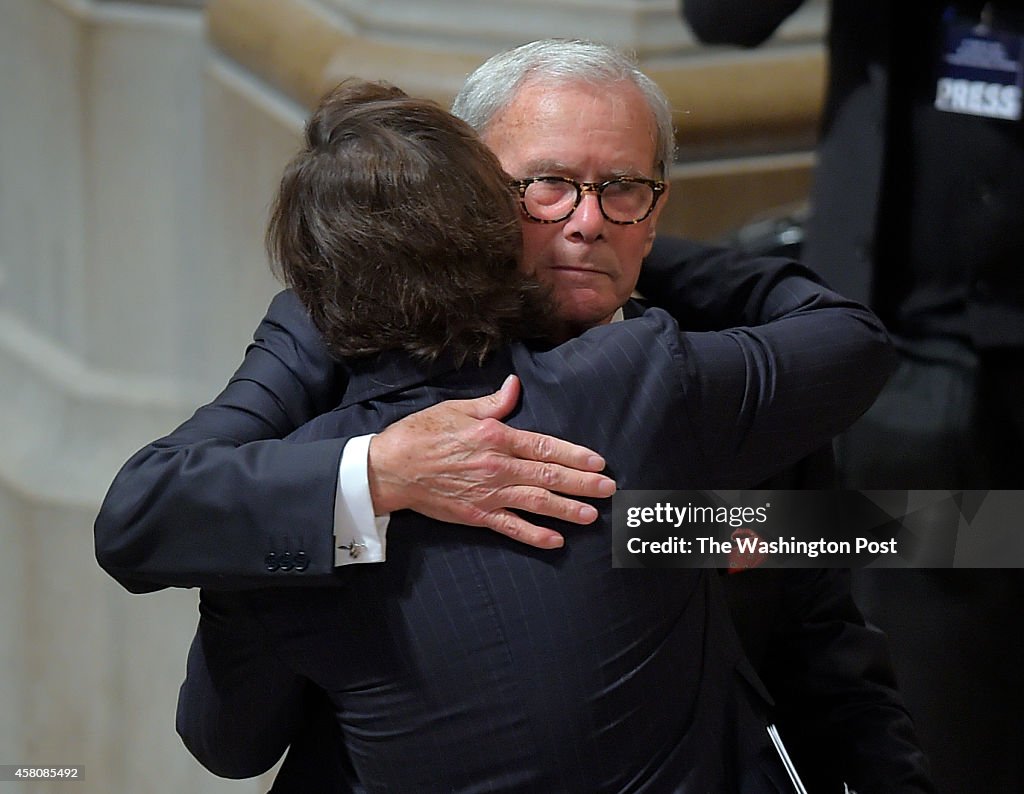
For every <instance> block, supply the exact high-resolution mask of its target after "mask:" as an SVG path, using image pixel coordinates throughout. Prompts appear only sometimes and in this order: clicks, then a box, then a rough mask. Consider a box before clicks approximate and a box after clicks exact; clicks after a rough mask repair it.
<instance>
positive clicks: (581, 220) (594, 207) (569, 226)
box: [565, 190, 605, 242]
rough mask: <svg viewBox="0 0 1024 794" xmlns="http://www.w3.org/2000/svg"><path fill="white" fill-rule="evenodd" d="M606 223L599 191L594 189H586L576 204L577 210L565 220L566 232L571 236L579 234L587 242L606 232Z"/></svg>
mask: <svg viewBox="0 0 1024 794" xmlns="http://www.w3.org/2000/svg"><path fill="white" fill-rule="evenodd" d="M604 224H605V218H604V215H603V214H602V212H601V204H600V202H599V201H598V197H597V193H596V192H595V191H593V190H586V191H584V192H583V195H582V196H580V203H579V204H578V205H577V206H576V211H575V212H573V214H572V215H571V216H569V219H568V220H567V221H566V222H565V232H566V234H568V235H570V236H579V237H582V238H583V239H584V240H586V241H587V242H591V241H593V240H596V239H598V238H599V237H600V236H601V234H602V233H603V232H604Z"/></svg>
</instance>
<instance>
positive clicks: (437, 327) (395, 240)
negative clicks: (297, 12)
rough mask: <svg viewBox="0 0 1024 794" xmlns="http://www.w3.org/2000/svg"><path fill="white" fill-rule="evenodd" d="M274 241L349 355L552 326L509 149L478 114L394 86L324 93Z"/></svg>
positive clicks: (470, 347)
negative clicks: (526, 259)
mask: <svg viewBox="0 0 1024 794" xmlns="http://www.w3.org/2000/svg"><path fill="white" fill-rule="evenodd" d="M267 247H268V251H269V253H270V256H271V261H272V263H273V266H274V267H275V269H276V271H277V272H278V274H279V275H280V277H281V278H282V280H283V281H284V282H285V283H286V284H287V285H288V286H290V287H292V289H294V290H295V292H296V294H297V295H298V296H299V298H300V299H301V300H302V302H303V303H304V304H305V305H306V307H307V308H308V310H309V312H310V315H311V317H312V319H313V321H314V322H315V323H316V325H317V327H318V328H319V329H320V331H321V332H322V333H323V334H324V337H325V340H326V341H327V344H328V346H329V347H330V348H331V349H332V350H333V352H335V353H337V354H339V355H343V356H359V355H367V354H371V353H376V352H379V351H382V350H393V349H402V350H406V351H408V352H410V353H414V354H416V355H419V356H423V357H427V358H432V357H435V356H437V355H438V354H440V353H441V352H442V351H447V352H449V353H451V354H453V355H454V356H455V357H456V358H457V359H459V360H462V359H465V358H467V357H474V358H477V359H482V358H483V357H484V356H486V355H487V353H489V352H490V351H491V350H493V349H494V348H495V347H497V346H499V345H500V344H502V343H504V342H506V341H508V340H509V339H512V338H523V337H526V336H532V335H543V328H542V327H541V326H540V323H541V322H542V320H543V317H544V316H545V315H544V311H543V304H544V297H543V293H542V291H541V289H540V288H539V287H538V286H537V285H536V284H533V283H531V282H529V281H528V280H526V279H525V278H524V277H523V276H521V275H520V274H519V272H518V269H517V267H518V258H519V251H520V247H521V232H520V228H519V208H518V205H517V203H516V201H515V198H514V196H513V194H512V192H511V190H510V189H509V187H508V183H507V176H506V175H505V174H504V172H503V171H502V169H501V166H500V165H499V163H498V161H497V159H496V158H495V157H494V155H493V154H492V153H491V152H490V150H489V149H487V147H486V146H484V145H483V143H481V142H480V140H479V138H478V137H477V135H476V133H475V132H473V130H472V129H471V128H470V127H469V126H468V125H466V124H465V123H463V122H462V121H460V120H459V119H456V118H455V117H454V116H452V115H451V114H449V113H448V112H446V111H445V110H443V109H441V108H440V107H438V106H437V105H436V104H434V103H432V102H429V101H427V100H422V99H416V98H413V97H409V96H407V95H406V94H405V93H403V92H402V91H401V90H399V89H397V88H395V87H394V86H389V85H386V84H381V83H367V82H362V81H348V82H346V83H343V84H342V85H340V86H339V87H338V88H336V89H335V90H333V91H332V92H331V93H329V94H328V95H327V96H326V97H324V99H323V100H322V102H321V103H320V105H319V106H318V107H317V109H316V110H315V112H314V113H313V115H312V116H311V117H310V119H309V122H308V123H307V125H306V138H305V146H304V147H303V149H302V150H301V151H300V152H299V153H298V154H297V155H296V156H295V157H294V158H293V159H292V161H291V162H290V163H289V164H288V166H287V168H286V169H285V173H284V176H283V178H282V180H281V186H280V190H279V192H278V195H277V198H276V201H275V203H274V207H273V210H272V213H271V218H270V224H269V226H268V229H267Z"/></svg>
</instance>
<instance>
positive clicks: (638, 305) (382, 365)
mask: <svg viewBox="0 0 1024 794" xmlns="http://www.w3.org/2000/svg"><path fill="white" fill-rule="evenodd" d="M646 310H647V307H646V306H645V304H644V303H643V302H642V301H640V300H637V299H636V298H630V299H629V300H628V301H626V304H625V305H624V306H623V307H622V314H623V318H624V319H626V320H629V319H632V318H634V317H640V316H641V315H642V314H643V313H644V312H645V311H646ZM536 347H538V348H543V347H544V346H543V345H537V346H536ZM506 350H507V349H506ZM508 355H509V354H508V353H507V352H501V353H498V354H497V356H498V357H500V356H505V357H508ZM346 363H347V365H348V368H349V371H350V373H351V377H350V380H349V383H348V388H347V389H346V390H345V397H344V399H342V401H341V407H343V408H344V407H345V406H348V405H354V404H356V403H361V402H365V401H366V400H373V399H377V398H379V397H383V396H384V395H386V394H393V393H395V392H400V391H404V390H406V389H410V388H412V387H414V386H419V385H420V384H422V383H426V382H428V381H436V380H437V379H439V378H440V377H441V376H444V375H447V374H449V373H452V372H455V371H456V370H457V369H458V367H457V366H456V365H455V361H454V360H453V359H452V357H451V356H449V355H447V354H442V355H441V356H439V357H438V358H437V359H436V360H435V361H432V362H426V361H423V360H421V359H417V358H413V357H412V356H410V355H409V354H408V353H405V352H403V351H400V350H387V351H385V352H383V353H378V354H377V355H375V356H368V357H366V358H360V359H356V360H354V361H352V362H346ZM473 369H475V368H470V369H469V370H467V372H472V370H473Z"/></svg>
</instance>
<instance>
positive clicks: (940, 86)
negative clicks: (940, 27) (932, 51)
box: [935, 11, 1024, 121]
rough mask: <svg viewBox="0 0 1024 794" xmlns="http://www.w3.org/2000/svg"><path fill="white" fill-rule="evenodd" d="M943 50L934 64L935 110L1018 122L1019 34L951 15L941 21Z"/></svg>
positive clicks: (1022, 72)
mask: <svg viewBox="0 0 1024 794" xmlns="http://www.w3.org/2000/svg"><path fill="white" fill-rule="evenodd" d="M943 24H944V27H945V37H944V42H945V45H944V47H943V50H942V53H941V58H940V60H939V77H938V83H937V84H936V87H935V107H936V108H937V109H939V110H944V111H947V112H949V113H966V114H967V115H971V116H986V117H988V118H993V119H1009V120H1011V121H1019V120H1020V118H1021V87H1022V86H1024V64H1022V62H1021V53H1022V48H1021V42H1022V39H1024V37H1022V36H1020V35H1019V34H1018V33H1015V32H1012V31H1008V30H1000V29H999V28H997V27H994V26H991V25H988V24H985V22H984V21H983V22H981V23H980V24H977V23H976V24H970V23H968V22H966V21H965V20H964V18H963V17H960V18H957V17H956V16H955V15H954V14H953V13H952V12H951V11H947V12H946V14H944V15H943Z"/></svg>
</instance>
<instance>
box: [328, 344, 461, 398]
mask: <svg viewBox="0 0 1024 794" xmlns="http://www.w3.org/2000/svg"><path fill="white" fill-rule="evenodd" d="M349 369H350V371H351V377H350V379H349V382H348V387H347V388H346V389H345V397H344V399H343V400H342V401H341V407H342V408H344V407H346V406H349V405H354V404H355V403H361V402H365V401H366V400H373V399H377V398H379V397H383V396H384V395H386V394H391V393H393V392H398V391H404V390H405V389H409V388H412V387H413V386H418V385H419V384H421V383H425V382H426V381H428V380H431V379H434V378H437V377H438V376H440V375H443V374H445V373H448V372H452V371H453V370H455V369H456V367H455V362H454V361H453V360H452V358H451V356H447V355H442V356H439V357H438V358H437V359H436V360H434V361H431V362H427V361H423V360H422V359H418V358H414V357H412V356H411V355H409V354H408V353H406V352H404V351H400V350H386V351H384V352H383V353H378V354H377V355H375V356H368V357H366V358H360V359H356V360H355V361H352V362H349Z"/></svg>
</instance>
